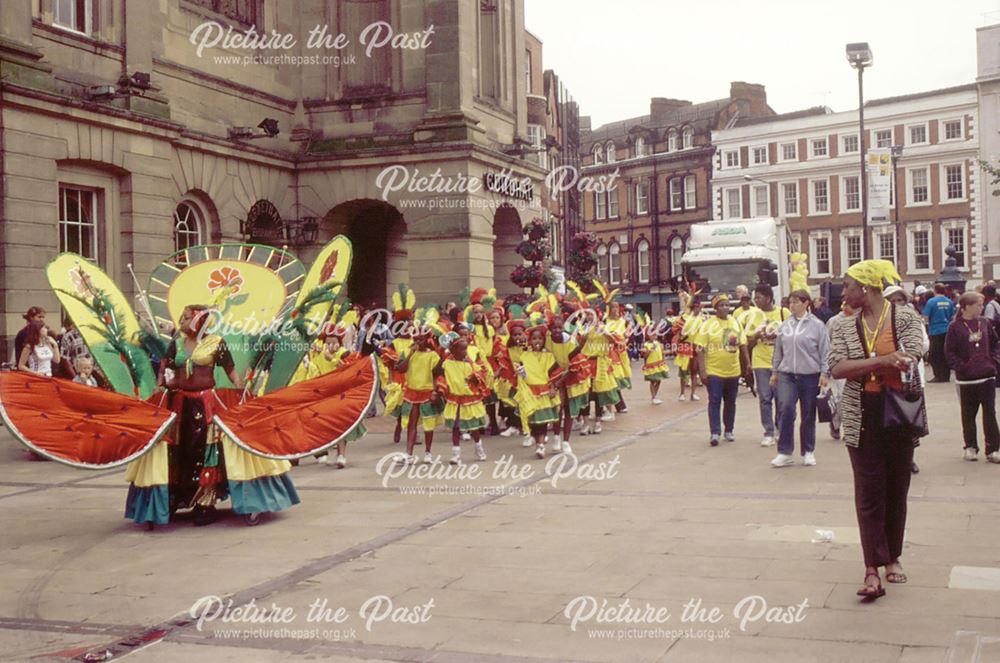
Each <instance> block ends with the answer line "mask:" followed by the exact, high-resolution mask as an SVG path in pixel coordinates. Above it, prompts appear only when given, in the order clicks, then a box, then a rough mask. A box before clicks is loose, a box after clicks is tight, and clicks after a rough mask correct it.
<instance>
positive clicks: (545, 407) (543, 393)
mask: <svg viewBox="0 0 1000 663" xmlns="http://www.w3.org/2000/svg"><path fill="white" fill-rule="evenodd" d="M526 331H527V336H528V348H527V349H526V350H525V351H524V352H522V353H521V357H520V361H519V362H518V365H517V367H516V370H517V373H518V377H519V378H520V380H519V382H518V386H517V402H518V407H519V409H520V412H521V417H522V420H523V421H525V422H527V425H528V429H529V430H530V432H531V437H532V439H533V440H534V443H535V456H536V457H538V458H545V434H546V431H547V429H548V426H549V424H553V425H558V422H559V419H560V405H561V401H560V398H559V390H560V388H561V387H562V384H563V383H564V382H565V380H566V374H565V373H564V372H563V370H562V369H561V368H560V367H559V363H558V362H557V361H556V358H555V355H554V354H552V353H551V352H549V351H548V350H546V349H545V345H546V342H547V341H548V340H549V338H548V337H549V329H548V326H547V325H546V324H545V322H544V318H543V317H542V316H541V315H540V314H536V317H535V318H534V319H533V320H532V324H531V326H530V327H529V328H528V329H527V330H526Z"/></svg>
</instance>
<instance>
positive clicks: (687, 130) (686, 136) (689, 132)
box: [681, 127, 694, 150]
mask: <svg viewBox="0 0 1000 663" xmlns="http://www.w3.org/2000/svg"><path fill="white" fill-rule="evenodd" d="M681 142H682V143H683V146H684V149H685V150H686V149H688V148H691V147H694V129H692V128H691V127H684V131H683V132H682V134H681Z"/></svg>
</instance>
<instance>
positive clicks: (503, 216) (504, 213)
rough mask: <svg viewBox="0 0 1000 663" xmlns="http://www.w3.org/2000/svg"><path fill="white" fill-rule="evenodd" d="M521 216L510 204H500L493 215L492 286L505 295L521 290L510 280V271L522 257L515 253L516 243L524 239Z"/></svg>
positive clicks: (518, 263)
mask: <svg viewBox="0 0 1000 663" xmlns="http://www.w3.org/2000/svg"><path fill="white" fill-rule="evenodd" d="M521 228H522V226H521V217H520V215H518V213H517V210H516V209H514V208H513V207H511V206H510V205H501V206H500V207H499V208H498V209H497V211H496V214H494V216H493V287H495V288H496V289H497V295H498V296H500V297H505V296H507V295H514V294H518V293H521V292H523V290H521V288H518V287H517V286H516V285H514V284H513V283H512V282H511V280H510V273H511V272H512V271H514V268H515V267H517V266H518V265H522V264H524V259H523V258H521V256H519V255H518V254H517V245H518V244H520V243H521V240H523V239H524V234H523V231H522V229H521Z"/></svg>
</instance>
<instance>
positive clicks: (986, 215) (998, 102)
mask: <svg viewBox="0 0 1000 663" xmlns="http://www.w3.org/2000/svg"><path fill="white" fill-rule="evenodd" d="M976 54H977V58H976V60H977V69H978V72H977V74H978V75H977V77H976V87H977V91H978V95H979V151H980V158H981V159H983V160H984V161H987V162H989V163H990V164H992V165H993V166H1000V24H995V25H988V26H984V27H981V28H979V29H978V30H976ZM983 178H984V179H983V183H982V187H981V190H980V196H979V202H980V214H981V216H982V219H983V230H984V232H983V236H982V242H983V247H982V250H983V276H984V278H987V279H1000V197H997V196H993V195H992V193H993V191H992V190H995V189H997V188H1000V187H998V186H997V185H993V184H991V183H990V181H991V180H992V179H993V178H992V177H990V176H989V174H988V173H983Z"/></svg>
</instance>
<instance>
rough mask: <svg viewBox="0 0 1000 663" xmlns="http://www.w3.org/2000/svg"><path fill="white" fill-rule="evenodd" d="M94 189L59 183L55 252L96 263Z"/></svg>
mask: <svg viewBox="0 0 1000 663" xmlns="http://www.w3.org/2000/svg"><path fill="white" fill-rule="evenodd" d="M97 198H98V195H97V191H96V190H94V189H85V188H82V187H75V186H70V185H66V184H63V185H60V186H59V251H60V252H70V253H76V254H78V255H81V256H83V257H84V258H86V259H87V260H90V261H91V262H95V263H96V262H98V259H99V255H100V252H99V250H98V248H99V247H98V217H97Z"/></svg>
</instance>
